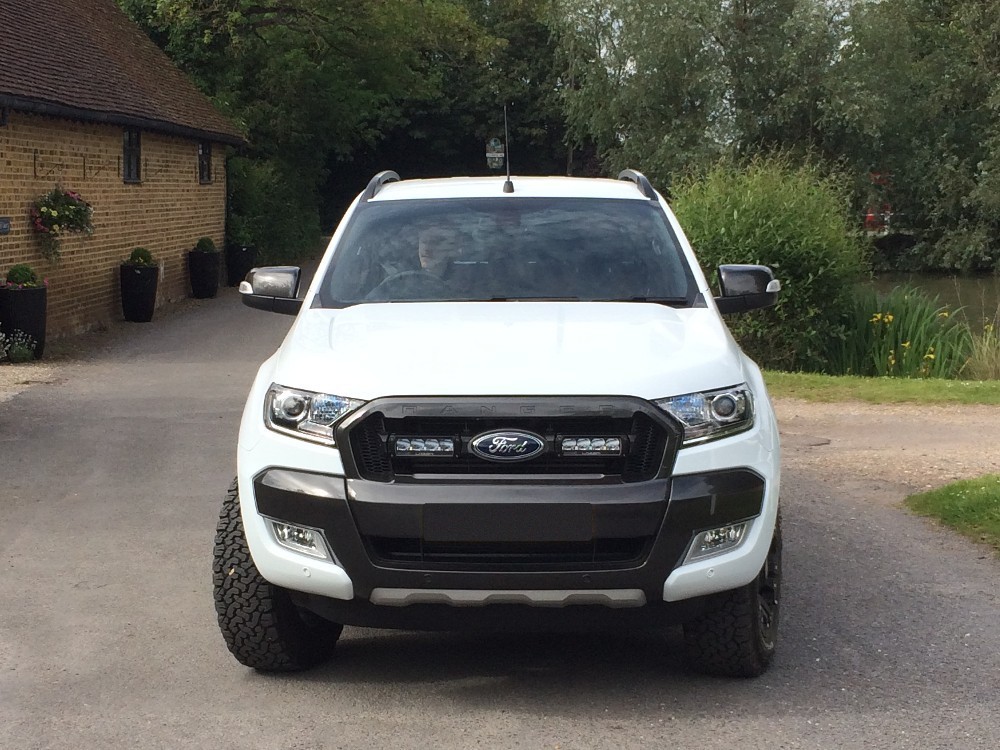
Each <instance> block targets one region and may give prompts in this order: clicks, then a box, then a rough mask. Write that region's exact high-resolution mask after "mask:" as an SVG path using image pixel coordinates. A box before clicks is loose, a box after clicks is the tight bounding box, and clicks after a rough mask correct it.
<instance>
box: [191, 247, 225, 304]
mask: <svg viewBox="0 0 1000 750" xmlns="http://www.w3.org/2000/svg"><path fill="white" fill-rule="evenodd" d="M220 256H221V253H220V252H219V251H218V249H216V247H215V243H214V242H212V238H211V237H202V238H201V239H199V240H198V244H197V245H195V246H194V250H191V251H190V252H189V253H188V272H189V273H190V275H191V294H192V295H193V296H194V297H196V298H197V299H207V298H209V297H214V296H215V295H216V293H217V292H218V291H219V257H220Z"/></svg>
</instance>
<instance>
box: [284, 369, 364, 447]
mask: <svg viewBox="0 0 1000 750" xmlns="http://www.w3.org/2000/svg"><path fill="white" fill-rule="evenodd" d="M363 404H364V401H358V400H357V399H354V398H344V397H343V396H331V395H329V394H327V393H313V392H312V391H300V390H297V389H295V388H286V387H285V386H283V385H277V384H273V385H272V386H271V387H270V388H269V389H268V391H267V397H266V398H265V399H264V422H265V423H266V424H267V426H268V427H269V428H270V429H272V430H274V431H275V432H284V433H286V434H288V435H294V436H295V437H300V438H302V439H303V440H312V441H314V442H317V443H325V444H326V445H333V444H334V440H333V428H334V425H335V424H336V423H337V422H338V421H340V419H341V418H343V417H344V416H345V415H347V414H350V413H351V412H352V411H354V410H355V409H357V408H358V407H360V406H362V405H363Z"/></svg>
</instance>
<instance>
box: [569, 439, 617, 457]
mask: <svg viewBox="0 0 1000 750" xmlns="http://www.w3.org/2000/svg"><path fill="white" fill-rule="evenodd" d="M562 453H563V455H564V456H620V455H621V454H622V439H621V438H620V437H567V438H563V439H562Z"/></svg>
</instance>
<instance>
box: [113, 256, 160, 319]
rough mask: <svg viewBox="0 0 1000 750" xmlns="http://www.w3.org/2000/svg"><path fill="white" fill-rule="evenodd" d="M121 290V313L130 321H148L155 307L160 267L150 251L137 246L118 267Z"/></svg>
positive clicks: (151, 317)
mask: <svg viewBox="0 0 1000 750" xmlns="http://www.w3.org/2000/svg"><path fill="white" fill-rule="evenodd" d="M119 276H120V277H121V290H122V314H123V315H124V316H125V320H128V321H130V322H132V323H148V322H149V321H151V320H152V319H153V310H154V309H155V308H156V285H157V282H158V281H159V278H160V267H159V266H158V265H156V262H155V261H154V260H153V255H152V253H150V252H149V250H147V249H146V248H144V247H137V248H135V249H134V250H133V251H132V254H131V255H129V256H128V259H127V260H123V261H122V264H121V267H120V268H119Z"/></svg>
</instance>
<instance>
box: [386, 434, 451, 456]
mask: <svg viewBox="0 0 1000 750" xmlns="http://www.w3.org/2000/svg"><path fill="white" fill-rule="evenodd" d="M393 453H395V454H396V455H397V456H402V457H407V456H442V457H445V458H450V457H452V456H454V455H455V439H454V438H450V437H435V438H432V437H421V438H416V437H400V438H396V442H395V443H393Z"/></svg>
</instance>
